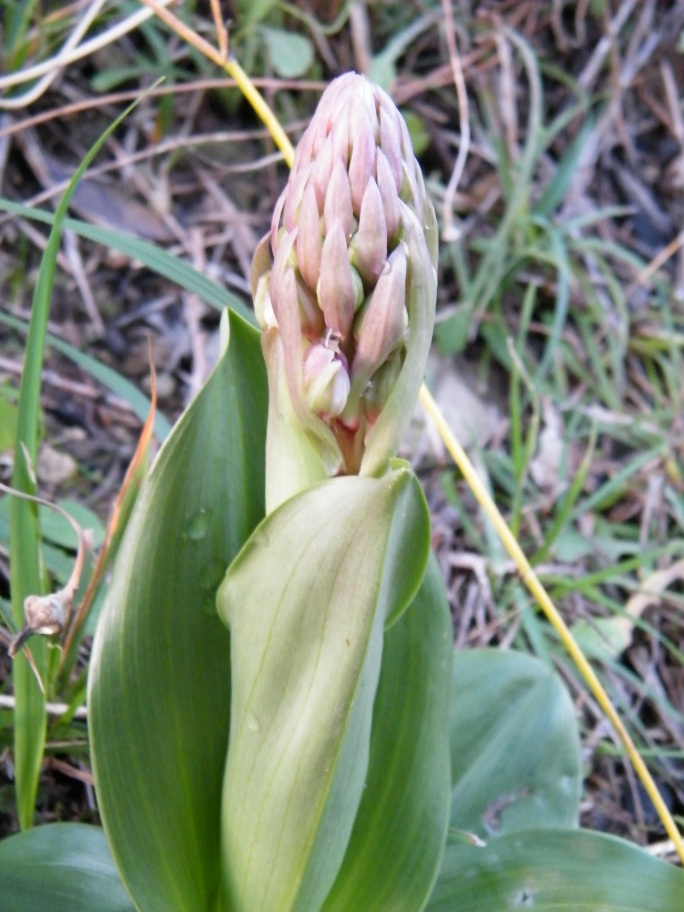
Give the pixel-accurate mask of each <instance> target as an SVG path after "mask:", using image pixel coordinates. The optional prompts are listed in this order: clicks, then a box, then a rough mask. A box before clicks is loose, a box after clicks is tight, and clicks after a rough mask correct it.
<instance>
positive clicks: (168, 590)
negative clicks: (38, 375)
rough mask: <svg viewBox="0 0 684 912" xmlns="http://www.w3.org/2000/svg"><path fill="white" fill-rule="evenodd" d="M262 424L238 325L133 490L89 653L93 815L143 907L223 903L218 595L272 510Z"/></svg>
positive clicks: (223, 639)
mask: <svg viewBox="0 0 684 912" xmlns="http://www.w3.org/2000/svg"><path fill="white" fill-rule="evenodd" d="M265 428H266V377H265V371H264V366H263V360H262V358H261V351H260V345H259V338H258V335H257V333H256V332H255V331H254V330H253V329H251V327H249V326H247V325H246V324H245V323H243V321H242V320H241V319H240V318H239V317H235V316H233V315H231V317H230V340H229V345H228V348H227V351H226V352H225V354H224V355H223V356H222V358H221V360H220V361H219V363H218V365H217V366H216V368H215V369H214V372H213V373H212V375H211V377H210V378H209V380H208V382H207V384H206V385H205V387H204V388H203V389H202V391H201V392H200V394H199V395H198V397H197V398H196V399H195V401H194V402H193V403H192V405H191V406H190V408H189V409H188V411H187V412H186V413H185V414H184V416H183V417H182V418H181V420H180V421H179V423H178V424H177V425H176V427H175V428H174V430H173V431H172V433H171V436H170V437H169V438H168V439H167V441H166V443H165V444H164V446H163V447H162V449H161V451H160V453H159V456H158V458H157V460H156V462H155V464H154V466H153V467H152V470H151V473H150V475H149V477H148V479H147V480H146V482H145V483H144V484H143V487H142V490H141V492H140V494H139V496H138V499H137V501H136V504H135V507H134V510H133V514H132V516H131V519H130V521H129V524H128V527H127V529H126V533H125V535H124V538H123V541H122V543H121V547H120V551H119V554H118V557H117V560H116V562H115V565H114V572H113V578H112V583H111V588H110V591H109V594H108V597H107V601H106V603H105V605H104V607H103V611H102V617H101V620H100V624H99V626H98V630H97V634H96V638H95V643H94V647H93V655H92V659H91V669H90V685H89V701H88V702H89V718H90V730H91V744H92V750H93V759H94V770H95V780H96V785H97V790H98V798H99V803H100V810H101V812H102V817H103V821H104V824H105V829H106V831H107V835H108V837H109V841H110V844H111V846H112V852H113V854H114V857H115V859H116V861H117V864H118V866H119V869H120V871H121V874H122V877H123V880H124V882H125V883H126V886H127V887H128V889H129V891H130V893H131V895H132V896H133V898H134V900H135V902H136V904H137V905H138V907H139V908H140V909H141V910H144V912H157V910H158V912H180V910H182V912H198V910H202V912H204V910H208V909H211V908H213V905H214V902H215V894H216V892H217V890H218V882H219V871H220V860H219V857H220V856H219V839H220V804H221V782H222V778H223V769H224V765H225V754H226V748H227V741H228V725H229V706H230V662H229V640H228V635H227V633H226V630H225V628H224V626H223V625H222V624H221V622H220V620H219V619H218V617H217V616H216V610H215V595H216V589H217V588H218V585H219V583H220V582H221V580H222V578H223V576H224V574H225V568H226V567H227V565H228V563H229V562H230V560H231V559H232V557H233V556H234V555H235V554H236V553H237V551H238V550H239V548H240V547H241V545H242V544H243V542H244V541H245V540H246V538H247V537H248V535H249V534H250V533H251V531H252V529H253V528H254V527H255V525H256V524H257V522H258V521H259V519H260V518H261V516H262V515H263V490H264V477H263V471H264V470H263V452H264V445H265V440H264V438H265Z"/></svg>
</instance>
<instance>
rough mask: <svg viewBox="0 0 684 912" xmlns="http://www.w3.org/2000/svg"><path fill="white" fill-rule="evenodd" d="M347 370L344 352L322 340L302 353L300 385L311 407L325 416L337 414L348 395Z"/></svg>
mask: <svg viewBox="0 0 684 912" xmlns="http://www.w3.org/2000/svg"><path fill="white" fill-rule="evenodd" d="M349 387H350V381H349V370H348V367H347V364H346V358H345V357H344V355H343V354H342V353H341V352H339V351H335V350H334V348H333V347H329V346H327V345H325V344H324V343H322V342H316V343H315V344H314V345H312V346H311V347H310V348H309V349H308V351H307V352H306V354H305V356H304V389H305V391H306V399H307V402H308V404H309V406H310V407H311V409H312V410H313V411H314V412H316V414H318V415H323V416H325V417H326V418H328V419H330V418H337V416H338V415H340V414H341V413H342V411H343V409H344V407H345V405H346V404H347V398H348V397H349Z"/></svg>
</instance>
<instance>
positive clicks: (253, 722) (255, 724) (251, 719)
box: [246, 713, 261, 732]
mask: <svg viewBox="0 0 684 912" xmlns="http://www.w3.org/2000/svg"><path fill="white" fill-rule="evenodd" d="M246 721H247V728H248V729H249V730H250V731H251V732H258V731H261V726H260V725H259V720H258V719H257V717H256V716H253V715H252V713H247V720H246Z"/></svg>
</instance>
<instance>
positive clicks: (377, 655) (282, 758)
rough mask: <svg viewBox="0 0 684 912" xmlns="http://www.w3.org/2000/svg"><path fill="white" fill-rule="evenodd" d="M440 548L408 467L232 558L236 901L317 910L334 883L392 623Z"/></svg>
mask: <svg viewBox="0 0 684 912" xmlns="http://www.w3.org/2000/svg"><path fill="white" fill-rule="evenodd" d="M428 548H429V516H428V513H427V506H426V504H425V500H424V497H423V495H422V492H421V490H420V487H419V485H418V483H417V481H416V479H415V476H414V475H413V473H412V472H411V471H410V470H409V469H406V468H402V469H398V470H396V471H394V472H391V473H388V474H387V475H385V476H384V477H382V478H380V479H372V478H360V477H356V476H354V477H346V478H335V479H333V480H331V481H327V482H324V483H322V484H320V485H317V486H315V487H313V488H310V489H309V490H307V491H305V492H304V493H302V494H300V495H298V496H297V497H294V498H292V499H291V500H289V501H287V502H286V503H285V504H283V505H282V506H281V507H280V508H279V509H277V510H275V511H274V512H273V513H271V514H270V515H269V517H268V519H266V520H265V521H264V523H263V524H262V525H261V526H259V528H258V529H257V531H256V532H255V534H254V535H253V536H252V538H251V539H250V541H249V542H248V543H247V545H246V546H245V548H244V549H243V551H242V552H241V554H240V555H239V556H238V558H237V559H236V560H235V562H234V563H233V564H232V566H231V567H230V569H229V571H228V574H227V576H226V580H225V582H224V584H223V586H222V587H221V589H220V591H219V612H220V614H221V616H222V617H223V618H224V619H225V620H226V622H227V623H228V624H229V625H230V629H231V657H232V667H233V693H232V706H231V732H230V749H229V752H228V763H227V767H226V778H225V783H224V801H223V810H222V833H223V854H224V867H225V878H226V885H227V888H228V892H229V897H230V902H231V905H230V908H232V909H233V908H234V909H236V910H239V912H280V910H295V909H296V910H317V909H320V907H321V905H322V903H323V901H324V899H325V897H326V895H327V894H328V893H329V891H330V888H331V886H332V883H333V881H334V879H335V876H336V875H337V872H338V870H339V867H340V865H341V863H342V859H343V857H344V854H345V850H346V847H347V843H348V841H349V836H350V833H351V830H352V825H353V823H354V818H355V816H356V812H357V810H358V807H359V803H360V800H361V797H362V794H363V789H364V784H365V779H366V773H367V768H368V756H369V741H370V727H371V719H372V715H373V702H374V698H375V694H376V689H377V683H378V677H379V673H380V662H381V656H382V647H383V633H384V628H385V623H386V621H387V619H388V618H394V617H398V616H399V613H400V612H401V610H402V609H404V608H406V606H407V604H408V603H409V602H410V601H411V599H412V598H413V596H414V594H415V592H416V590H417V588H418V586H419V585H420V581H421V579H422V577H423V573H424V570H425V563H426V561H427V556H428Z"/></svg>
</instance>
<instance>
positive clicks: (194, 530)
mask: <svg viewBox="0 0 684 912" xmlns="http://www.w3.org/2000/svg"><path fill="white" fill-rule="evenodd" d="M210 516H211V510H210V509H209V508H208V507H204V508H203V509H202V510H200V511H199V513H197V514H195V516H193V518H192V519H191V520H190V525H189V526H188V538H189V539H190V540H191V541H200V540H201V539H203V538H204V536H205V535H206V534H207V531H208V529H209V519H210Z"/></svg>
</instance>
